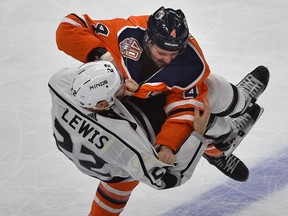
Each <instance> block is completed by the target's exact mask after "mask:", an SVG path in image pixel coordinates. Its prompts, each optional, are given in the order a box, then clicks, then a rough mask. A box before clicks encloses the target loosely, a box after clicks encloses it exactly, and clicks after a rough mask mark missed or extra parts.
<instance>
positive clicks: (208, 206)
mask: <svg viewBox="0 0 288 216" xmlns="http://www.w3.org/2000/svg"><path fill="white" fill-rule="evenodd" d="M287 152H288V151H287V150H285V151H283V153H282V154H279V155H276V156H271V158H270V159H268V160H265V161H263V162H261V163H259V164H258V165H257V166H256V167H254V168H252V169H250V177H249V179H248V181H247V182H245V183H239V182H235V181H232V180H228V181H226V182H224V183H223V184H221V185H219V186H217V187H216V188H213V189H211V190H209V191H207V192H205V193H204V194H202V195H200V196H199V197H197V198H196V199H194V200H193V201H192V202H187V203H184V204H183V205H180V206H178V207H176V208H174V209H172V210H171V211H169V212H166V213H165V214H164V215H165V216H179V215H181V216H188V215H189V216H191V215H193V216H225V215H226V216H228V215H232V214H234V213H237V212H240V211H241V210H242V209H244V208H245V207H248V206H249V205H251V204H253V203H254V202H257V201H259V200H262V199H263V198H265V197H266V196H267V195H269V194H271V193H274V192H277V191H278V190H280V189H281V188H283V187H284V186H286V185H287V184H288V172H287V164H288V153H287Z"/></svg>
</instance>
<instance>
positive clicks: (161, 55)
mask: <svg viewBox="0 0 288 216" xmlns="http://www.w3.org/2000/svg"><path fill="white" fill-rule="evenodd" d="M149 48H150V49H149V52H150V53H149V55H150V58H151V59H152V60H153V61H154V63H155V64H156V66H157V67H158V68H162V67H165V66H166V65H167V64H169V63H170V62H171V61H173V59H175V58H176V57H177V55H178V51H168V50H164V49H161V48H160V47H158V46H157V45H156V44H153V43H151V44H150V45H149Z"/></svg>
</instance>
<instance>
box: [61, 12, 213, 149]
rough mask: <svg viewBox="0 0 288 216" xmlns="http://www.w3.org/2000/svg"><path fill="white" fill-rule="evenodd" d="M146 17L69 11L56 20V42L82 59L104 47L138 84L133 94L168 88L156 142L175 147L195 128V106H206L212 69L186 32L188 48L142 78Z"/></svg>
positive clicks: (151, 93) (121, 68)
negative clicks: (101, 17) (107, 17)
mask: <svg viewBox="0 0 288 216" xmlns="http://www.w3.org/2000/svg"><path fill="white" fill-rule="evenodd" d="M148 17H149V16H130V17H129V18H128V19H122V18H116V19H112V20H92V19H91V18H90V17H89V16H88V15H83V16H77V15H75V14H69V15H67V16H66V17H65V18H64V19H63V20H62V22H61V23H60V25H59V26H58V29H57V31H56V42H57V46H58V48H59V49H60V50H62V51H64V52H65V53H66V54H68V55H70V56H72V57H73V58H75V59H78V60H79V61H81V62H87V57H88V55H89V53H90V52H91V51H92V50H93V49H95V48H97V47H103V48H105V49H106V50H108V51H109V52H110V53H111V54H112V56H113V58H114V60H115V62H116V64H117V66H118V68H119V69H120V70H121V72H122V73H123V74H124V76H125V77H127V78H132V79H134V80H135V81H136V82H137V83H139V84H140V88H139V90H138V91H137V92H136V94H135V96H136V97H139V98H148V97H153V96H154V95H157V94H161V93H166V95H167V97H166V106H165V107H164V108H165V112H166V114H167V119H166V121H165V123H164V124H163V126H162V128H161V131H160V132H159V134H158V135H157V137H156V144H162V145H166V146H169V147H170V148H172V149H173V150H174V151H176V150H177V149H178V148H179V146H180V145H181V144H182V143H183V141H184V140H185V139H186V138H187V137H188V135H189V134H190V133H191V132H192V131H193V119H194V107H195V106H197V107H199V108H200V109H201V108H203V107H204V105H203V103H202V100H203V98H204V97H206V94H207V90H208V89H207V86H206V84H205V82H204V81H205V79H206V78H207V77H208V75H209V73H210V70H209V66H208V64H207V63H206V60H205V58H204V56H203V53H202V51H201V49H200V47H199V45H198V43H197V41H196V40H195V39H194V38H193V37H192V36H190V37H189V39H188V40H189V41H188V46H187V48H186V49H185V51H184V52H183V53H181V54H180V55H178V56H177V57H176V59H174V60H173V62H171V63H170V64H169V65H167V66H165V67H164V68H162V69H160V70H159V71H157V72H156V73H153V74H152V75H151V76H149V77H148V78H147V79H146V78H145V80H141V76H142V75H141V69H142V66H143V64H144V63H143V62H144V57H143V56H144V55H145V51H144V47H143V37H144V34H145V31H146V29H147V20H148Z"/></svg>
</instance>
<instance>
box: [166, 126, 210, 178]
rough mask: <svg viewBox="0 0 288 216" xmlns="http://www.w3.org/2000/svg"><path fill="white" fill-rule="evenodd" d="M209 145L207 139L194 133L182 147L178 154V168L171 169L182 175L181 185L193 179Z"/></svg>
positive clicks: (172, 171)
mask: <svg viewBox="0 0 288 216" xmlns="http://www.w3.org/2000/svg"><path fill="white" fill-rule="evenodd" d="M207 145H208V144H207V142H206V139H205V138H204V137H203V136H201V135H200V134H198V133H197V132H195V131H194V132H192V133H191V134H190V136H189V137H188V139H187V140H186V141H185V142H184V143H183V145H182V146H181V147H180V149H179V150H178V152H177V153H176V166H175V167H172V168H170V172H171V173H174V174H179V175H180V177H181V184H184V183H185V182H186V181H187V180H189V179H190V178H191V176H192V174H193V172H194V170H195V168H196V166H197V164H198V162H199V160H200V158H201V156H202V155H203V153H204V151H205V149H206V147H207Z"/></svg>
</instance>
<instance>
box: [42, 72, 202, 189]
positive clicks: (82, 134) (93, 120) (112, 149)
mask: <svg viewBox="0 0 288 216" xmlns="http://www.w3.org/2000/svg"><path fill="white" fill-rule="evenodd" d="M75 71H76V68H65V69H63V70H61V71H59V72H57V73H55V74H54V75H53V76H52V77H51V78H50V80H49V84H48V86H49V91H50V94H51V97H52V110H51V114H52V125H53V135H54V138H55V141H56V144H57V147H58V149H59V150H60V151H61V152H63V153H64V154H65V155H66V156H67V157H68V158H69V159H70V160H71V161H72V162H73V163H74V164H75V165H76V166H77V168H78V169H79V170H80V171H82V172H83V173H85V174H87V175H90V176H93V177H95V178H97V179H100V180H101V181H104V182H121V181H131V180H138V181H140V182H143V183H145V184H147V185H149V186H151V187H154V188H157V189H165V188H170V187H175V186H179V185H181V184H183V183H184V182H186V181H187V180H188V179H189V178H190V177H191V176H192V173H193V171H194V169H195V167H196V165H197V163H198V161H199V159H200V158H201V156H202V154H203V152H204V150H205V148H206V146H207V143H206V141H205V139H204V138H203V137H202V136H200V135H199V134H197V133H195V132H193V133H192V134H191V135H190V136H189V137H188V139H187V140H186V142H185V143H184V144H183V145H182V147H181V148H180V149H179V151H178V152H177V164H176V165H175V166H171V165H168V164H165V163H163V162H161V161H159V160H158V157H157V152H156V151H155V149H154V148H153V146H152V145H151V143H149V141H148V139H147V138H146V136H145V135H144V133H143V131H142V129H141V128H140V126H139V125H138V124H137V123H136V121H135V120H134V118H133V117H132V116H131V114H130V113H129V112H128V111H127V109H126V108H125V107H124V106H123V105H122V103H121V102H120V101H117V100H116V102H115V105H113V106H112V109H113V110H114V112H115V113H118V114H119V116H121V118H117V119H115V118H109V117H104V116H102V115H100V114H96V113H93V112H90V111H88V110H86V109H84V108H82V107H80V106H79V105H78V104H77V103H76V102H75V101H74V99H73V97H72V93H71V83H72V79H73V77H74V73H75Z"/></svg>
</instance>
